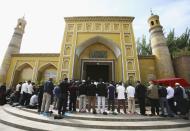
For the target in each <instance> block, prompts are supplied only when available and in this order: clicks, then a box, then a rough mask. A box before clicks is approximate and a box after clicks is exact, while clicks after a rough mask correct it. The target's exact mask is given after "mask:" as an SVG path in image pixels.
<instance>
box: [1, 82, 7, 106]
mask: <svg viewBox="0 0 190 131" xmlns="http://www.w3.org/2000/svg"><path fill="white" fill-rule="evenodd" d="M5 103H6V83H3V84H2V85H1V87H0V105H4V104H5Z"/></svg>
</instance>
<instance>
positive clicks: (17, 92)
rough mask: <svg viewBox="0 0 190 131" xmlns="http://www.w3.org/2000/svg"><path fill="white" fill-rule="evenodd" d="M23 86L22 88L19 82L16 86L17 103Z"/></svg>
mask: <svg viewBox="0 0 190 131" xmlns="http://www.w3.org/2000/svg"><path fill="white" fill-rule="evenodd" d="M21 86H22V82H19V83H18V84H17V85H16V90H15V91H16V92H15V102H19V98H20V91H21Z"/></svg>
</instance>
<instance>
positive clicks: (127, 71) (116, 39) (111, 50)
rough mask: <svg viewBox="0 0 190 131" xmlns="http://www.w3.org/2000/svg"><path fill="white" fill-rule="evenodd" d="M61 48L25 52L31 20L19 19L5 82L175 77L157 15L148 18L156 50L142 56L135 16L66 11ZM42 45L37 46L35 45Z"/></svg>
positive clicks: (0, 78) (2, 74) (2, 75)
mask: <svg viewBox="0 0 190 131" xmlns="http://www.w3.org/2000/svg"><path fill="white" fill-rule="evenodd" d="M64 19H65V31H64V36H63V40H62V43H61V51H60V52H59V53H24V54H23V53H20V47H21V43H22V37H23V34H24V29H25V26H26V20H25V19H24V18H20V19H18V22H17V26H16V28H15V31H14V33H13V36H12V39H11V41H10V43H9V46H8V48H7V51H6V53H5V55H4V59H3V62H2V65H1V70H0V82H6V84H7V85H8V86H14V85H16V84H17V83H18V82H20V81H25V80H32V81H34V82H37V83H39V82H40V81H44V80H47V79H48V78H49V77H52V78H53V79H54V81H56V82H58V81H60V80H62V79H64V78H65V77H68V78H69V79H75V80H82V79H93V80H96V81H98V80H99V79H100V78H102V79H103V80H104V81H124V82H127V81H128V82H134V81H136V80H141V81H143V82H147V81H149V80H151V79H159V78H168V77H174V76H175V75H174V69H173V65H172V61H171V58H170V53H169V50H168V47H167V45H166V40H165V37H164V34H163V31H162V26H161V24H160V21H159V16H158V15H151V16H150V18H149V19H148V24H149V32H150V39H151V47H152V52H153V54H152V55H150V56H138V54H137V46H136V43H135V36H134V31H133V20H134V17H128V16H122V17H120V16H89V17H65V18H64ZM36 48H37V47H36Z"/></svg>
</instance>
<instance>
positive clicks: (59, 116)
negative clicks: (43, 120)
mask: <svg viewBox="0 0 190 131" xmlns="http://www.w3.org/2000/svg"><path fill="white" fill-rule="evenodd" d="M63 118H64V117H63V116H61V115H55V116H54V119H63Z"/></svg>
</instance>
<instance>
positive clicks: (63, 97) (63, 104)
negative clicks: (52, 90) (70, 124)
mask: <svg viewBox="0 0 190 131" xmlns="http://www.w3.org/2000/svg"><path fill="white" fill-rule="evenodd" d="M59 88H60V96H59V100H58V115H59V116H60V117H61V118H63V116H64V115H65V112H66V109H67V101H68V91H69V83H68V78H65V79H64V81H62V82H61V83H60V85H59Z"/></svg>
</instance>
